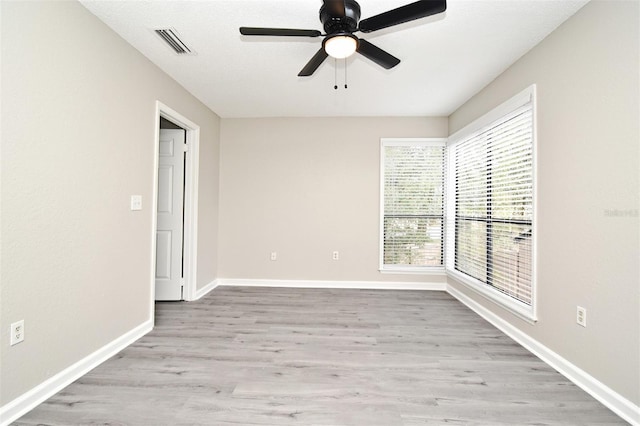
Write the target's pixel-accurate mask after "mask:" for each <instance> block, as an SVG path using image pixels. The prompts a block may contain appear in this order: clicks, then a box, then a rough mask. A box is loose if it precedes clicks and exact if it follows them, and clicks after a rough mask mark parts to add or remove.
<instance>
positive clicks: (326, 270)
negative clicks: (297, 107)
mask: <svg viewBox="0 0 640 426" xmlns="http://www.w3.org/2000/svg"><path fill="white" fill-rule="evenodd" d="M446 135H447V119H446V118H280V119H279V118H274V119H270V118H269V119H266V118H265V119H223V120H222V126H221V149H220V152H221V153H220V155H221V169H220V174H221V175H220V180H221V193H220V206H221V210H220V245H219V262H220V274H219V275H220V277H221V278H247V279H289V280H339V281H342V280H345V281H417V282H425V281H428V282H443V281H444V280H443V277H433V276H432V277H425V276H420V275H387V274H384V275H383V274H381V273H380V272H378V255H379V251H378V244H379V239H378V235H379V230H378V229H379V228H378V227H379V200H380V198H379V189H380V188H379V179H380V178H379V168H380V152H379V151H380V148H379V146H380V138H381V137H446ZM334 250H337V251H339V252H340V260H339V261H333V260H332V259H331V253H332V252H333V251H334ZM272 251H275V252H277V253H278V260H277V261H275V262H272V261H270V260H269V255H270V253H271V252H272Z"/></svg>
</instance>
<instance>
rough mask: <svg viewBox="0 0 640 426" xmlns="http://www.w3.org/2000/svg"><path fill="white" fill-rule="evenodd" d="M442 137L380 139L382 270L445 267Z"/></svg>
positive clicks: (443, 156)
mask: <svg viewBox="0 0 640 426" xmlns="http://www.w3.org/2000/svg"><path fill="white" fill-rule="evenodd" d="M445 148H446V147H445V141H444V140H443V139H382V143H381V181H382V182H381V186H382V197H381V198H382V200H381V210H382V211H381V217H382V220H381V234H382V236H381V244H382V249H381V261H380V264H381V270H383V271H390V270H393V271H425V270H429V269H434V268H440V269H442V268H443V258H444V256H443V245H442V242H443V228H444V220H443V213H444V165H445V163H444V158H445Z"/></svg>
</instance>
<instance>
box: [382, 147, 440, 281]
mask: <svg viewBox="0 0 640 426" xmlns="http://www.w3.org/2000/svg"><path fill="white" fill-rule="evenodd" d="M447 140H448V139H447V138H380V147H379V152H380V166H379V172H380V188H379V192H378V194H379V196H380V206H379V214H380V216H379V225H378V226H379V229H378V238H379V247H378V256H379V258H378V271H380V272H381V273H383V274H420V275H440V276H442V275H446V272H445V264H446V259H445V251H446V250H445V247H444V244H445V241H446V239H447V236H446V197H447V193H446V191H447V171H446V166H447V158H446V150H447ZM409 144H411V145H422V146H437V147H443V148H444V150H445V158H444V164H443V167H444V168H445V170H444V176H443V179H444V181H443V192H444V198H445V199H444V203H443V206H442V207H443V208H442V240H441V244H442V265H441V266H402V265H385V264H384V161H385V157H384V148H385V147H387V146H406V145H409Z"/></svg>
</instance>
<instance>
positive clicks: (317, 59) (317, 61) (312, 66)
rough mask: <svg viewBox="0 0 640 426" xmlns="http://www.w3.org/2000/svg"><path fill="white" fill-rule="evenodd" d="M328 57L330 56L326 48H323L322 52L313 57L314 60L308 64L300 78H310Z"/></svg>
mask: <svg viewBox="0 0 640 426" xmlns="http://www.w3.org/2000/svg"><path fill="white" fill-rule="evenodd" d="M327 56H329V55H328V54H327V52H325V50H324V47H321V48H320V50H318V51H317V52H316V54H315V55H313V58H311V60H310V61H309V62H307V65H305V66H304V68H302V71H300V72H299V73H298V77H309V76H310V75H311V74H313V73H314V72H315V70H317V69H318V67H319V66H320V65H322V63H323V62H324V60H325V59H327Z"/></svg>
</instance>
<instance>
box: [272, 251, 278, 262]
mask: <svg viewBox="0 0 640 426" xmlns="http://www.w3.org/2000/svg"><path fill="white" fill-rule="evenodd" d="M271 260H278V253H276V252H275V251H272V252H271Z"/></svg>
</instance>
